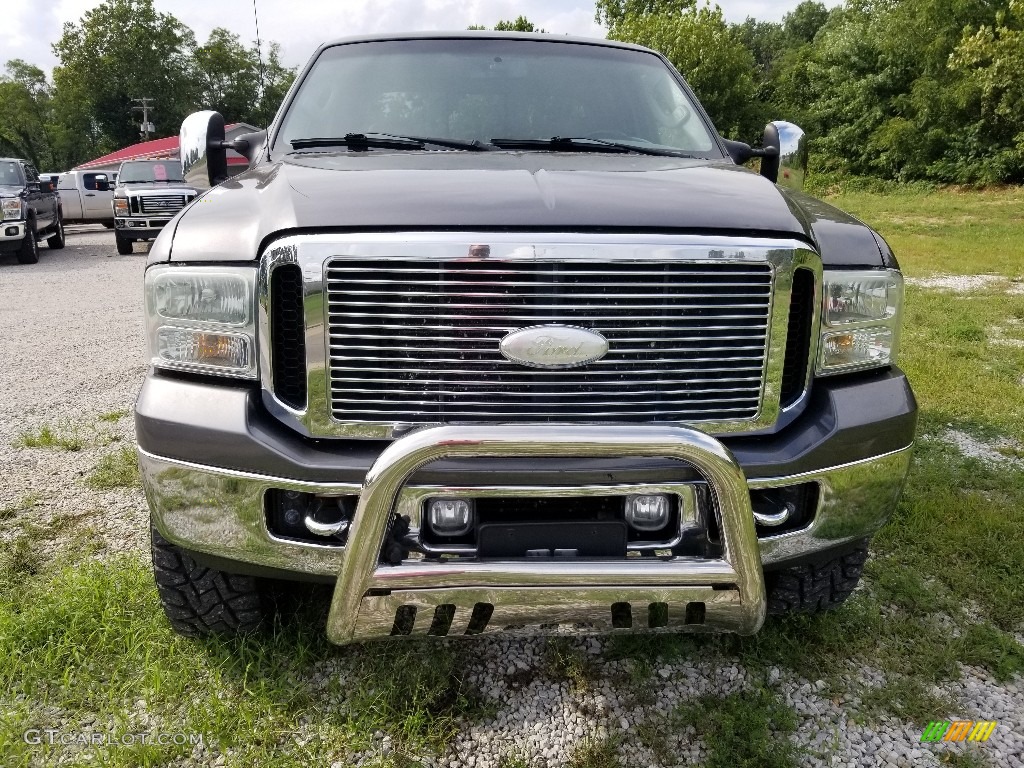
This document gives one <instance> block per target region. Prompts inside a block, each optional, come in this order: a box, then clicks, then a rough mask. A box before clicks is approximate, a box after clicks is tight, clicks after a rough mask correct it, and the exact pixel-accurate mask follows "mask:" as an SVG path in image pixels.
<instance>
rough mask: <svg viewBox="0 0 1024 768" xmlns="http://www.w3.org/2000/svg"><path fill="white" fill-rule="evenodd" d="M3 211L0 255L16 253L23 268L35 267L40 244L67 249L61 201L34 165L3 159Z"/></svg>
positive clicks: (0, 196) (0, 185)
mask: <svg viewBox="0 0 1024 768" xmlns="http://www.w3.org/2000/svg"><path fill="white" fill-rule="evenodd" d="M0 211H2V213H0V254H4V253H14V254H15V255H16V256H17V257H18V261H19V262H21V263H22V264H35V263H36V262H37V261H39V241H40V240H43V239H45V240H46V244H47V245H48V246H50V248H52V249H54V250H57V249H60V248H63V247H64V220H63V212H62V210H61V205H60V197H59V196H58V195H57V193H56V192H55V191H54V188H53V182H52V181H50V180H49V179H45V180H40V178H39V172H38V171H37V170H36V169H35V167H34V166H33V165H32V164H31V163H29V162H27V161H25V160H20V159H18V158H14V157H0Z"/></svg>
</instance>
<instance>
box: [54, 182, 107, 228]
mask: <svg viewBox="0 0 1024 768" xmlns="http://www.w3.org/2000/svg"><path fill="white" fill-rule="evenodd" d="M113 186H114V185H113V180H112V179H111V178H110V176H109V175H108V174H106V173H103V172H101V171H68V172H67V173H62V174H61V176H60V181H58V182H57V191H58V192H59V193H60V202H61V205H62V206H63V207H64V221H65V222H66V223H68V224H103V225H104V226H107V227H112V226H114V209H113V208H112V207H111V205H110V201H111V200H112V199H113V198H114V192H113Z"/></svg>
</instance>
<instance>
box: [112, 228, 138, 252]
mask: <svg viewBox="0 0 1024 768" xmlns="http://www.w3.org/2000/svg"><path fill="white" fill-rule="evenodd" d="M114 242H115V243H117V252H118V253H120V254H121V255H122V256H127V255H128V254H129V253H131V252H132V251H133V250H135V249H134V247H133V246H132V241H131V240H129V239H128V238H126V237H121V235H120V234H118V233H117V232H115V233H114Z"/></svg>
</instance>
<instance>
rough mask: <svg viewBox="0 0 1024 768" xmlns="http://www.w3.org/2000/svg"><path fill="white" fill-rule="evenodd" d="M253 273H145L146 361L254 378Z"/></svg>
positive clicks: (248, 269)
mask: <svg viewBox="0 0 1024 768" xmlns="http://www.w3.org/2000/svg"><path fill="white" fill-rule="evenodd" d="M255 283H256V270H255V268H252V267H206V268H203V267H173V266H159V267H152V268H150V269H148V270H147V271H146V330H147V337H148V341H149V355H150V362H151V363H152V364H153V365H154V366H155V367H157V368H174V369H177V370H185V371H194V372H197V373H213V374H218V375H221V376H234V377H238V378H246V379H255V378H256V322H255V312H254V307H253V305H254V302H255V298H254V297H255Z"/></svg>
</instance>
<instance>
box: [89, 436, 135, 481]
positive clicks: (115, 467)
mask: <svg viewBox="0 0 1024 768" xmlns="http://www.w3.org/2000/svg"><path fill="white" fill-rule="evenodd" d="M139 483H140V478H139V460H138V458H137V457H136V455H135V450H134V449H133V448H131V447H129V446H122V447H121V448H119V449H117V450H116V451H114V452H113V453H108V454H107V455H106V456H104V457H103V458H102V459H100V463H99V464H97V465H96V467H95V468H94V469H93V470H92V472H90V473H89V475H88V476H87V477H86V478H85V484H86V485H88V486H89V487H90V488H95V489H96V490H101V491H104V490H110V489H113V488H132V487H135V486H138V485H139Z"/></svg>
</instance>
